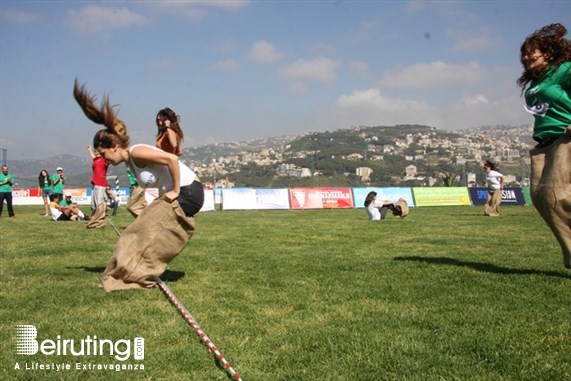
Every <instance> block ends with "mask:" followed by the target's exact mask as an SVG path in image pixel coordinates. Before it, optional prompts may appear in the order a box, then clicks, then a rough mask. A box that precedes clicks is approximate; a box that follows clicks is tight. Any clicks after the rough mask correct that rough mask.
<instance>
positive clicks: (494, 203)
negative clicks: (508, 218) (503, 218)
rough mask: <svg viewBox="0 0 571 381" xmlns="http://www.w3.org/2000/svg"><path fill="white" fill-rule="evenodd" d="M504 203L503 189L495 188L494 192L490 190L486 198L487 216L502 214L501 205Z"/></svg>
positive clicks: (485, 209) (485, 211) (485, 208)
mask: <svg viewBox="0 0 571 381" xmlns="http://www.w3.org/2000/svg"><path fill="white" fill-rule="evenodd" d="M501 203H502V191H501V190H499V189H498V190H495V191H494V192H490V191H488V197H487V198H486V205H485V206H484V214H485V215H486V216H492V217H497V216H499V215H500V205H501Z"/></svg>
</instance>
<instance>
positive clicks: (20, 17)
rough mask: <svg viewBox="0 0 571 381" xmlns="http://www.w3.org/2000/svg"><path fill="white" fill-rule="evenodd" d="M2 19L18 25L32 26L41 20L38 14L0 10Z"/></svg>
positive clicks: (8, 9)
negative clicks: (31, 24)
mask: <svg viewBox="0 0 571 381" xmlns="http://www.w3.org/2000/svg"><path fill="white" fill-rule="evenodd" d="M0 12H1V13H0V15H1V16H2V19H4V20H8V21H11V22H13V23H16V24H30V23H33V22H34V21H36V20H38V19H39V18H40V15H38V14H37V13H31V12H22V11H18V10H16V9H10V8H7V9H2V10H0Z"/></svg>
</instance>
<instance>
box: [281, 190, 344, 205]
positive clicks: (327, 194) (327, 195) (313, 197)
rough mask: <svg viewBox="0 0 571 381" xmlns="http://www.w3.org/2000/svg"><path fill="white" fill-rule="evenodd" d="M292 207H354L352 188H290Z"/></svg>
mask: <svg viewBox="0 0 571 381" xmlns="http://www.w3.org/2000/svg"><path fill="white" fill-rule="evenodd" d="M289 197H290V204H291V208H292V209H339V208H353V205H354V203H353V193H352V192H351V188H326V187H318V188H290V190H289Z"/></svg>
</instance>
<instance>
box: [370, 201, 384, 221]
mask: <svg viewBox="0 0 571 381" xmlns="http://www.w3.org/2000/svg"><path fill="white" fill-rule="evenodd" d="M383 204H384V203H383V202H382V201H379V200H375V201H373V202H371V203H370V204H369V206H367V208H366V209H367V214H368V215H369V218H370V219H371V220H376V221H378V220H380V219H381V211H380V210H379V208H382V207H383Z"/></svg>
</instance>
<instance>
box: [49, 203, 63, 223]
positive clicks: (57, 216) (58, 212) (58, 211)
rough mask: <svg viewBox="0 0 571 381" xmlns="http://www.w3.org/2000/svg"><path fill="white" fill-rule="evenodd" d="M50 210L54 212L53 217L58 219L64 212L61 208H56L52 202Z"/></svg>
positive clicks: (55, 219)
mask: <svg viewBox="0 0 571 381" xmlns="http://www.w3.org/2000/svg"><path fill="white" fill-rule="evenodd" d="M50 212H51V213H52V218H53V219H54V221H57V220H58V218H59V217H60V216H61V215H62V214H63V213H62V212H61V211H60V210H59V209H57V208H54V207H53V206H52V205H51V203H50Z"/></svg>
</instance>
